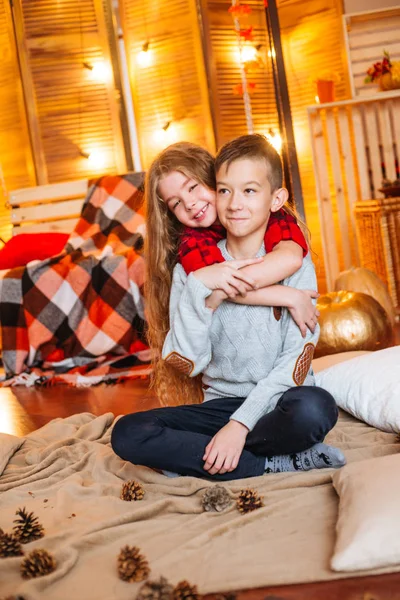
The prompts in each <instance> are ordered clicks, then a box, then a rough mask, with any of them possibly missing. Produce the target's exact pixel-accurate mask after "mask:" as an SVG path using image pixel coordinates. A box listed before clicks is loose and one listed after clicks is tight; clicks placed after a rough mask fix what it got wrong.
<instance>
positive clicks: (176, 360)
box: [165, 352, 194, 375]
mask: <svg viewBox="0 0 400 600" xmlns="http://www.w3.org/2000/svg"><path fill="white" fill-rule="evenodd" d="M165 362H166V363H168V364H169V365H171V367H173V368H174V369H176V370H177V371H179V372H180V373H183V374H184V375H190V374H191V373H192V371H193V369H194V362H193V361H192V360H190V359H189V358H185V356H181V355H180V354H178V352H171V353H170V354H168V356H167V357H166V358H165Z"/></svg>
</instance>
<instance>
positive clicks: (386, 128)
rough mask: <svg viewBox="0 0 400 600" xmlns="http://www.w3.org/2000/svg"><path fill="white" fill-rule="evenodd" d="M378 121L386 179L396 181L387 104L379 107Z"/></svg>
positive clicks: (381, 104)
mask: <svg viewBox="0 0 400 600" xmlns="http://www.w3.org/2000/svg"><path fill="white" fill-rule="evenodd" d="M378 119H379V132H380V138H381V144H382V153H383V162H384V165H385V174H386V178H387V179H390V181H394V180H395V179H396V168H395V156H394V148H393V138H392V130H391V127H390V119H389V111H388V106H387V103H386V102H382V103H380V104H379V105H378Z"/></svg>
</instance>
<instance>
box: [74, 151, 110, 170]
mask: <svg viewBox="0 0 400 600" xmlns="http://www.w3.org/2000/svg"><path fill="white" fill-rule="evenodd" d="M79 154H80V155H81V156H82V157H83V158H86V159H87V160H88V163H89V165H90V166H91V167H92V168H93V169H102V168H103V167H105V166H106V164H107V154H106V152H104V150H100V149H99V148H94V149H93V150H90V151H89V152H84V151H83V150H81V151H80V153H79Z"/></svg>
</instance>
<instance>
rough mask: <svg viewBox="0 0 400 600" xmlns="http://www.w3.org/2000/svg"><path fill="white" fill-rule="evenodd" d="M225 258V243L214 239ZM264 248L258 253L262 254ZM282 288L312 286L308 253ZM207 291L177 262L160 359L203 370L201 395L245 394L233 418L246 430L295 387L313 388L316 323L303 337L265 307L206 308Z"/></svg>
mask: <svg viewBox="0 0 400 600" xmlns="http://www.w3.org/2000/svg"><path fill="white" fill-rule="evenodd" d="M219 247H220V249H221V252H222V254H223V256H224V258H225V259H226V260H232V257H231V256H230V255H229V254H228V252H227V250H226V240H223V241H222V242H220V243H219ZM264 255H265V248H264V246H262V247H261V249H260V251H259V252H258V254H257V256H264ZM283 283H284V285H288V286H291V287H296V288H299V289H317V287H316V286H317V282H316V276H315V270H314V265H313V263H312V261H311V258H310V256H309V254H308V255H307V256H306V257H305V259H304V261H303V265H302V267H301V268H300V269H299V270H298V271H297V272H296V273H295V274H294V275H292V276H291V277H288V278H287V279H285V280H284V282H283ZM210 294H211V290H209V289H208V288H207V287H206V286H204V285H203V284H202V283H201V282H200V281H199V280H198V279H196V277H195V275H194V274H193V273H191V274H190V275H189V276H187V275H186V274H185V272H184V270H183V267H182V266H181V265H180V264H178V265H176V267H175V269H174V273H173V283H172V289H171V298H170V324H171V328H170V331H169V333H168V335H167V337H166V340H165V343H164V347H163V352H162V357H163V359H165V360H166V361H167V362H170V363H171V364H172V365H174V366H175V367H176V368H178V369H179V370H181V371H183V372H185V373H187V374H188V375H190V376H191V377H193V376H195V375H197V374H198V373H203V388H204V390H205V397H204V400H205V401H207V400H211V399H213V398H223V397H239V398H246V400H245V402H243V404H242V405H241V406H240V408H239V409H238V410H237V411H235V412H234V413H233V415H232V416H231V418H232V419H234V420H236V421H239V422H240V423H243V424H244V425H246V427H248V428H249V429H250V430H251V429H253V427H254V426H255V424H256V423H257V421H258V420H259V419H260V418H261V417H262V416H263V415H265V414H267V413H268V412H270V411H271V410H273V409H274V408H275V406H276V403H277V402H278V400H279V398H280V397H281V396H282V394H283V393H284V392H285V391H286V390H288V389H289V388H290V387H293V386H295V385H301V384H303V383H304V385H315V380H314V374H313V372H312V369H311V359H312V355H313V351H314V347H315V345H316V343H317V341H318V335H319V327H318V326H317V329H316V331H315V333H314V334H312V333H311V332H310V331H308V332H307V336H306V338H303V337H302V336H301V333H300V330H299V328H298V326H297V325H296V324H295V322H294V321H293V320H292V318H291V316H290V313H289V312H288V311H287V310H286V309H282V311H281V315H279V311H277V310H275V311H274V310H273V309H272V308H270V307H265V306H246V305H241V304H234V303H232V302H223V303H222V304H221V305H220V306H219V307H218V308H217V309H216V310H215V311H214V312H213V311H211V310H210V309H208V308H206V306H205V299H206V298H207V297H208V296H209V295H210Z"/></svg>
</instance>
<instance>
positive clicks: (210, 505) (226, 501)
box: [201, 485, 232, 512]
mask: <svg viewBox="0 0 400 600" xmlns="http://www.w3.org/2000/svg"><path fill="white" fill-rule="evenodd" d="M231 503H232V499H231V496H230V494H229V492H228V490H227V489H225V488H224V487H222V485H215V486H213V487H209V488H208V489H207V490H206V491H205V492H204V494H203V497H202V499H201V505H202V507H203V510H205V511H207V512H209V511H212V510H214V511H217V512H222V511H223V510H224V509H225V508H226V507H227V506H229V505H230V504H231Z"/></svg>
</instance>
